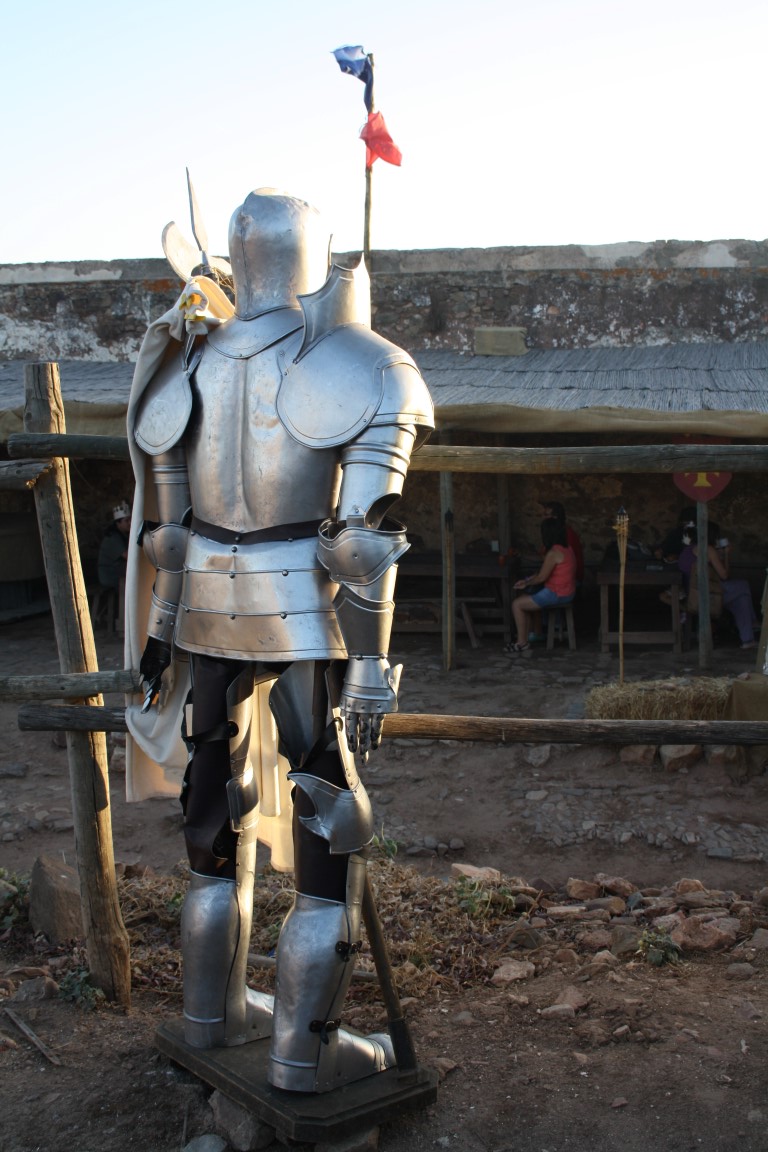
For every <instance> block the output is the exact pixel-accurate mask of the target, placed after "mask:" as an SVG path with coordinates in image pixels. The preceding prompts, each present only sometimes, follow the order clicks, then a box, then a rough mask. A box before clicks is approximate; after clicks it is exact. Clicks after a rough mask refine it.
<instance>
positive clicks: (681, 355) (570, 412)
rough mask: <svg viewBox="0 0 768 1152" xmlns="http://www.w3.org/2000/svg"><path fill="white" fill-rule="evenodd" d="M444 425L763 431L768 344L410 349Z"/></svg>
mask: <svg viewBox="0 0 768 1152" xmlns="http://www.w3.org/2000/svg"><path fill="white" fill-rule="evenodd" d="M416 359H417V360H418V363H419V366H420V368H421V370H422V372H423V373H424V376H425V378H426V380H427V382H428V384H429V388H430V391H431V393H432V397H433V399H434V402H435V407H436V410H437V413H438V423H439V425H440V426H441V427H443V428H472V429H478V430H483V431H491V430H493V431H497V432H576V431H591V432H596V431H631V432H639V431H648V432H659V431H661V430H664V431H676V432H683V431H685V432H707V433H709V434H717V433H720V434H722V435H730V436H743V437H762V436H765V435H766V434H768V343H764V342H761V343H755V342H748V343H747V342H745V343H739V344H667V345H661V346H658V347H635V348H581V349H555V350H553V351H530V352H527V353H526V354H525V355H523V356H472V355H468V354H463V353H457V352H447V351H439V352H421V353H417V354H416Z"/></svg>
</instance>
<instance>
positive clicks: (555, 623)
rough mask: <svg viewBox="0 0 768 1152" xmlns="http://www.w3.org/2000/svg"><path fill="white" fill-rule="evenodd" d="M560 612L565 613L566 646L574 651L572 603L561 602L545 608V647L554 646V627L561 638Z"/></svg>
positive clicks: (561, 622)
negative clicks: (558, 604)
mask: <svg viewBox="0 0 768 1152" xmlns="http://www.w3.org/2000/svg"><path fill="white" fill-rule="evenodd" d="M562 613H565V624H566V627H567V629H568V647H569V648H570V649H571V651H572V652H574V651H575V650H576V628H575V625H574V623H573V604H561V605H560V606H559V607H558V606H555V607H552V608H548V609H547V648H548V649H549V648H554V646H555V628H557V632H558V635H559V637H560V638H561V639H562V636H563V618H562Z"/></svg>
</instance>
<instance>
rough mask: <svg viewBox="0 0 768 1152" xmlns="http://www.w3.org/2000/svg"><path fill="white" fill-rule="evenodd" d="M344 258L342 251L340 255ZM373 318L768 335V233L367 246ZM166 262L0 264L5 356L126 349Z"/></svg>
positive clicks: (586, 339)
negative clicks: (586, 243)
mask: <svg viewBox="0 0 768 1152" xmlns="http://www.w3.org/2000/svg"><path fill="white" fill-rule="evenodd" d="M339 259H340V261H341V262H342V263H343V262H344V259H345V256H344V255H341V256H340V257H339ZM372 264H373V272H372V280H371V284H372V288H371V291H372V300H373V310H374V325H375V327H376V328H377V329H378V330H379V331H380V332H381V333H382V334H383V335H385V336H388V337H389V338H390V339H393V340H395V341H396V342H398V343H400V344H402V345H404V346H405V347H406V348H408V349H410V350H411V351H413V352H416V353H418V351H419V350H420V349H424V348H453V349H456V350H461V351H472V350H473V334H474V330H475V328H479V327H485V326H497V325H498V326H518V327H522V328H524V329H526V331H527V334H528V335H527V342H528V345H529V346H530V347H535V348H584V347H590V346H594V345H601V346H605V345H631V344H666V343H671V342H674V341H678V340H680V341H706V340H726V341H729V340H760V339H766V338H768V242H766V241H761V242H758V241H745V240H728V241H711V242H708V243H684V242H682V241H671V240H670V241H658V242H656V243H654V244H614V245H608V246H605V247H583V248H582V247H578V246H568V247H563V248H535V249H534V248H487V249H467V250H458V249H456V250H452V249H436V250H425V251H415V252H397V251H381V252H374V254H373V259H372ZM178 290H179V283H178V281H177V280H176V279H175V277H174V276H173V274H172V273H170V270H169V268H168V265H167V264H166V262H165V261H164V260H115V261H109V262H105V263H99V262H96V261H82V262H76V263H69V264H6V265H0V359H2V360H15V359H22V360H28V359H38V360H39V359H43V360H46V359H51V360H64V359H70V360H71V359H90V360H134V359H135V358H136V355H137V352H138V349H139V345H140V343H141V338H142V335H143V333H144V331H145V330H146V328H147V325H148V324H149V323H150V321H151V320H152V319H154V318H155V317H157V316H159V315H160V314H161V313H162V312H163V311H164V310H165V309H166V308H167V307H169V306H170V305H171V304H172V303H173V302H174V300H175V299H176V297H177V295H178Z"/></svg>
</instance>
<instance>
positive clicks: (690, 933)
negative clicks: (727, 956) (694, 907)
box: [670, 916, 739, 952]
mask: <svg viewBox="0 0 768 1152" xmlns="http://www.w3.org/2000/svg"><path fill="white" fill-rule="evenodd" d="M738 933H739V921H738V920H736V919H734V918H733V917H729V918H723V919H722V920H702V919H701V918H700V917H698V916H689V917H688V919H687V920H684V921H683V923H682V924H680V925H678V927H677V928H675V929H674V931H673V932H671V933H670V935H671V937H672V939H673V940H674V942H675V944H678V945H679V946H680V947H681V948H682V949H683V951H684V952H714V951H717V950H719V949H722V948H732V947H733V945H734V944H735V943H736V939H737V937H738Z"/></svg>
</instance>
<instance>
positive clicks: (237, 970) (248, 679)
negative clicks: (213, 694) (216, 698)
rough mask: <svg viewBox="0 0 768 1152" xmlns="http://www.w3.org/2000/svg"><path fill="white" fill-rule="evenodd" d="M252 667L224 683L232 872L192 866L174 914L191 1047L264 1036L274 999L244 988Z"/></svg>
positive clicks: (250, 857) (252, 835)
mask: <svg viewBox="0 0 768 1152" xmlns="http://www.w3.org/2000/svg"><path fill="white" fill-rule="evenodd" d="M252 697H253V671H252V669H251V668H250V667H249V668H247V669H245V670H244V671H243V672H242V673H241V674H240V675H239V676H238V677H237V678H236V679H235V680H234V681H233V682H232V684H231V685H230V687H229V689H228V691H227V712H228V716H229V725H230V739H229V753H230V768H231V772H232V776H231V779H230V780H229V781H228V782H227V800H228V804H229V813H230V824H231V827H232V831H233V832H235V833H237V847H236V849H235V879H234V881H233V880H227V879H222V878H220V877H217V876H202V875H199V874H197V873H192V880H191V884H190V888H189V892H188V894H187V897H186V899H185V901H184V908H183V911H182V917H181V939H182V957H183V960H184V1036H185V1039H186V1041H187V1043H188V1044H191V1045H192V1047H194V1048H214V1047H221V1046H222V1045H227V1046H228V1045H235V1044H247V1043H248V1042H250V1041H251V1040H259V1039H262V1038H263V1037H265V1036H269V1035H270V1033H271V1029H272V1008H273V999H272V997H271V996H266V995H265V994H264V993H261V992H255V991H253V990H252V989H250V988H246V984H245V978H246V969H247V967H248V945H249V942H250V937H251V925H252V923H253V886H254V882H255V879H256V830H257V827H258V822H259V797H258V791H257V788H256V783H255V781H254V777H253V768H252V766H251V763H250V760H249V758H248V745H249V740H250V726H251V712H252Z"/></svg>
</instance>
